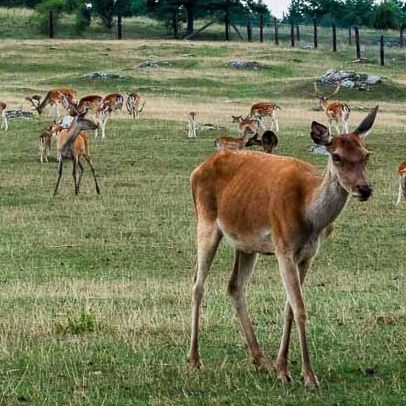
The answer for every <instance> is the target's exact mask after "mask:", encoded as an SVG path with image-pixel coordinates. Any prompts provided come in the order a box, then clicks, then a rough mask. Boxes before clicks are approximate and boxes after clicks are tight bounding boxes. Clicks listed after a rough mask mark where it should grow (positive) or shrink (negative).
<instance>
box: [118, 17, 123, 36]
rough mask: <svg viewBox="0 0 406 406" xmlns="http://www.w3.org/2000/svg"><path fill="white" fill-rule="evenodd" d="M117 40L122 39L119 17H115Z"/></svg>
mask: <svg viewBox="0 0 406 406" xmlns="http://www.w3.org/2000/svg"><path fill="white" fill-rule="evenodd" d="M117 39H123V25H122V24H121V15H118V16H117Z"/></svg>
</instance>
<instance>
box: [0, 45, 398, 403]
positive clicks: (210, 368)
mask: <svg viewBox="0 0 406 406" xmlns="http://www.w3.org/2000/svg"><path fill="white" fill-rule="evenodd" d="M0 54H1V63H0V74H1V78H2V80H1V83H0V100H3V101H5V102H7V103H8V105H9V108H25V109H29V105H28V103H27V102H26V101H24V97H25V96H28V95H32V94H36V93H37V94H41V95H45V93H46V91H47V90H49V89H50V88H53V87H57V86H72V87H74V88H76V89H77V90H78V92H79V94H80V96H83V95H86V94H92V93H96V94H97V93H100V94H107V93H109V92H112V91H124V90H131V89H133V88H135V89H138V90H139V91H140V93H141V94H142V95H143V96H144V97H145V99H146V106H145V111H144V112H143V114H142V116H141V118H140V119H139V120H134V119H130V118H129V116H128V115H126V114H125V113H124V112H123V113H120V114H119V115H117V116H116V117H113V118H112V119H111V121H110V122H109V123H108V125H107V136H106V138H105V139H100V138H98V139H94V138H93V137H92V140H91V153H92V158H93V162H94V164H95V167H96V173H97V175H98V178H99V181H100V186H101V195H100V196H98V195H96V193H95V191H94V184H93V179H92V177H91V175H90V172H89V170H87V169H86V167H85V173H84V176H83V181H82V188H81V193H80V195H79V196H78V197H75V196H74V194H73V182H72V176H71V165H70V164H69V163H68V164H67V165H65V172H64V176H63V178H62V182H61V185H60V193H59V195H58V196H56V197H53V196H52V191H53V187H54V182H55V181H56V176H57V164H56V162H55V150H53V151H52V158H53V159H52V160H51V162H49V163H47V164H40V162H39V157H38V137H39V134H40V131H41V129H42V128H43V127H44V126H46V125H48V124H49V122H50V121H51V118H50V117H46V116H45V117H37V116H34V117H33V118H31V119H10V120H9V125H10V129H9V131H8V132H7V133H6V132H4V131H1V132H0V150H1V171H0V221H1V223H0V224H1V227H0V241H1V244H0V269H1V270H2V272H1V274H0V392H1V394H0V404H4V405H17V404H24V403H26V404H33V405H55V404H58V405H68V404H69V405H144V404H150V405H158V404H159V405H163V404H165V405H175V404H196V405H198V404H229V405H235V404H249V403H252V404H264V405H265V404H267V405H270V404H272V405H340V406H341V405H400V404H404V402H405V400H406V353H405V348H406V305H405V294H404V292H405V288H406V272H405V270H406V265H405V263H406V262H405V254H404V253H405V250H406V221H405V217H404V213H405V205H406V203H405V202H404V203H403V205H401V206H400V207H395V200H396V193H397V183H396V182H397V180H396V175H395V171H396V168H397V165H398V163H399V162H400V160H401V159H404V158H405V154H406V152H405V144H406V139H405V133H406V131H405V130H406V118H405V111H406V75H405V69H404V67H405V65H404V64H402V63H397V64H396V65H395V66H390V65H389V66H387V67H385V68H381V67H379V66H378V65H377V64H376V63H370V64H365V65H354V64H351V63H349V61H350V60H351V59H353V58H352V53H350V51H346V52H341V53H339V54H336V55H334V54H332V53H329V52H326V51H314V50H304V49H289V48H283V47H281V48H275V47H273V46H272V45H269V44H267V45H260V44H249V45H247V44H246V43H224V42H216V43H209V42H204V41H201V42H174V41H158V40H138V41H122V42H114V41H89V40H77V41H75V40H55V41H50V40H12V39H10V40H4V41H2V42H1V43H0ZM404 56H405V55H404V53H403V54H402V53H400V55H399V59H398V60H400V61H403V62H405V59H404ZM147 59H148V60H154V61H158V62H162V61H166V62H168V63H167V64H161V66H155V67H147V68H142V67H140V66H139V65H140V64H141V63H142V62H143V61H145V60H147ZM236 59H244V60H250V61H252V60H255V61H260V62H261V63H263V64H265V65H266V68H264V69H259V70H233V69H230V68H229V67H228V63H229V62H230V61H233V60H236ZM332 67H344V68H346V69H353V70H357V71H361V72H366V73H371V74H379V75H383V76H385V77H386V78H387V80H385V82H384V83H383V84H381V85H377V86H376V87H373V88H372V89H371V90H370V91H369V92H360V91H357V90H343V91H340V93H339V94H338V96H337V97H338V98H339V99H340V100H344V101H346V102H349V103H350V104H352V106H353V112H352V114H351V118H350V127H351V128H354V127H355V126H356V125H357V124H358V123H359V122H360V121H361V120H362V118H363V117H364V116H365V115H366V112H367V111H368V109H370V108H372V107H374V106H375V105H376V104H379V105H380V111H379V113H378V118H377V121H376V124H375V126H374V128H373V130H372V132H371V134H370V135H369V136H368V138H367V146H368V148H369V149H370V150H371V151H373V153H374V154H373V156H372V158H371V161H370V164H369V177H370V179H371V182H372V184H373V187H374V195H373V197H372V198H371V199H370V200H369V201H368V202H366V203H359V202H358V201H355V200H352V201H350V203H349V205H348V206H347V208H346V210H345V211H344V212H343V214H342V215H341V217H339V219H338V221H337V222H336V231H335V235H334V237H333V238H331V239H330V240H328V241H327V242H326V243H325V244H324V245H323V246H322V249H321V251H320V253H319V255H318V257H317V259H316V260H315V262H314V265H313V269H312V271H311V272H310V274H309V276H308V278H307V280H306V287H305V297H306V303H307V307H308V312H309V330H308V331H309V333H308V334H309V342H310V351H311V356H312V360H313V366H314V368H315V371H316V373H317V374H318V376H319V379H320V381H321V388H320V390H316V391H309V390H306V389H305V388H304V387H303V384H302V382H301V380H300V366H301V360H300V354H299V351H298V339H297V335H296V330H294V331H293V336H292V337H293V338H292V347H291V348H292V351H291V354H290V364H291V371H292V374H293V377H294V382H292V383H291V384H290V385H282V384H281V383H280V382H278V381H277V380H276V378H275V376H273V375H272V374H267V373H264V372H258V371H256V370H255V369H254V368H253V367H252V366H251V364H250V362H249V359H248V354H247V349H246V345H245V342H244V339H243V337H242V335H241V333H240V331H239V327H238V326H237V323H236V322H235V317H234V311H233V309H232V306H231V302H230V299H229V298H228V296H227V293H226V287H227V281H228V278H229V275H230V273H231V267H232V261H233V253H232V251H231V250H230V248H229V247H227V245H226V244H225V243H222V245H221V248H220V250H219V253H218V255H217V257H216V260H215V262H214V264H213V267H212V270H211V273H210V277H209V281H208V292H207V294H206V298H205V302H204V306H203V319H202V320H203V321H202V329H201V353H202V357H203V362H204V364H205V368H204V369H202V370H201V371H190V370H188V368H187V365H186V353H187V348H188V343H189V325H190V302H191V285H192V274H193V269H194V262H195V243H194V212H193V207H192V198H191V193H190V187H189V176H190V173H191V171H192V170H193V168H194V167H196V166H197V165H198V164H199V163H200V162H201V161H202V160H204V159H205V157H207V156H208V155H209V154H211V153H212V152H213V144H214V139H215V138H216V137H217V136H218V135H219V134H220V133H222V132H226V133H230V134H235V135H236V134H237V133H236V130H235V128H234V127H233V125H232V124H231V114H245V113H247V112H248V110H249V106H250V105H251V104H252V103H254V102H256V101H261V100H273V101H275V102H277V103H278V104H279V105H280V106H281V107H282V110H281V111H280V126H281V131H280V138H279V146H278V150H277V153H278V154H283V155H290V156H295V157H299V158H302V159H304V160H306V161H309V162H312V163H314V164H315V165H316V166H317V167H318V168H319V169H320V171H322V170H323V168H324V166H325V164H326V157H324V156H319V155H312V154H311V153H310V152H309V147H310V146H311V144H312V143H311V140H310V137H309V128H310V123H311V121H313V120H317V121H320V122H325V121H326V120H325V117H324V115H323V113H322V112H320V111H317V110H316V109H315V107H317V100H316V98H315V97H314V96H313V93H314V91H313V81H314V79H315V77H316V76H318V75H320V74H321V73H323V72H324V71H326V70H327V69H329V68H332ZM94 71H104V72H110V73H115V74H118V75H120V77H119V78H118V79H114V80H89V79H85V78H83V77H82V75H83V74H85V73H88V72H94ZM191 110H195V111H197V112H198V121H199V123H200V124H205V123H211V124H215V125H216V126H219V127H225V130H222V129H218V130H212V131H209V130H201V131H199V132H198V136H197V138H196V139H192V140H188V139H187V138H186V129H185V128H186V118H187V113H188V112H189V111H191ZM283 304H284V292H283V288H282V284H281V282H280V276H279V271H278V268H277V263H276V260H275V258H274V257H261V258H260V260H259V262H258V265H257V269H256V272H255V274H254V276H253V279H252V281H251V284H250V287H249V291H248V305H249V309H250V313H251V315H252V317H253V320H254V321H255V326H256V330H257V334H258V338H259V340H260V343H261V345H262V347H263V348H264V350H265V352H266V354H267V355H268V356H269V358H270V359H271V360H274V359H275V356H276V352H277V349H278V346H279V340H280V336H281V330H282V310H283Z"/></svg>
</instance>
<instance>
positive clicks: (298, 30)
mask: <svg viewBox="0 0 406 406" xmlns="http://www.w3.org/2000/svg"><path fill="white" fill-rule="evenodd" d="M296 41H297V42H299V41H300V29H299V24H296Z"/></svg>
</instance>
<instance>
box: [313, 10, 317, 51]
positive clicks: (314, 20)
mask: <svg viewBox="0 0 406 406" xmlns="http://www.w3.org/2000/svg"><path fill="white" fill-rule="evenodd" d="M313 42H314V48H315V49H317V19H316V17H314V18H313Z"/></svg>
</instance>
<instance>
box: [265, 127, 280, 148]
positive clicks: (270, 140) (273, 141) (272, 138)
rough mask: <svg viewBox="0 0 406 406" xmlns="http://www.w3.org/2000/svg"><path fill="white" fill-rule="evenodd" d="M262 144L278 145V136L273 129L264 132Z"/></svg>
mask: <svg viewBox="0 0 406 406" xmlns="http://www.w3.org/2000/svg"><path fill="white" fill-rule="evenodd" d="M262 144H263V145H266V146H273V147H276V146H277V145H278V137H277V136H276V134H275V133H274V132H273V131H269V130H268V131H265V132H264V133H263V134H262Z"/></svg>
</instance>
